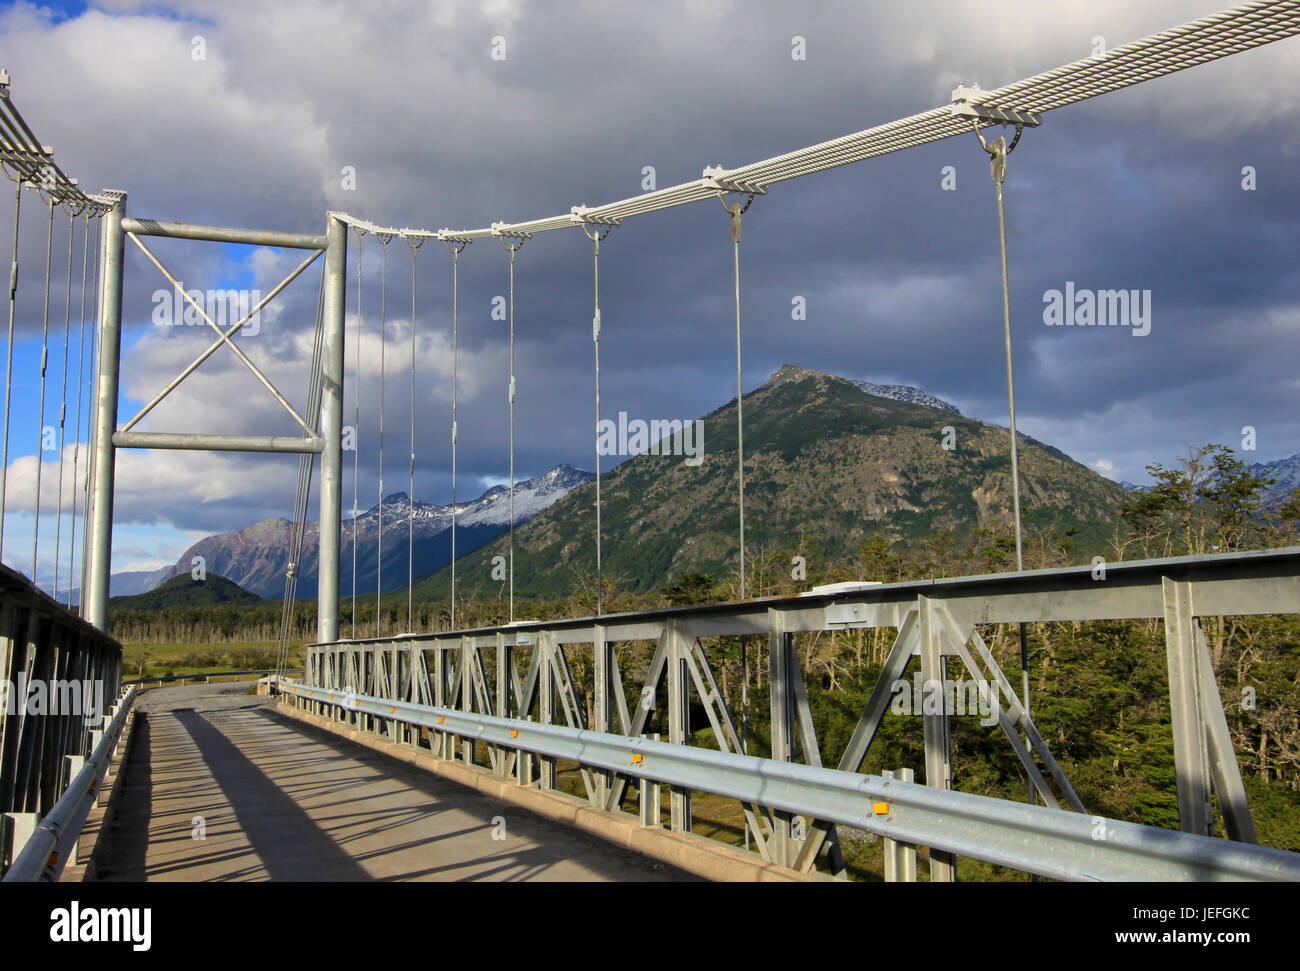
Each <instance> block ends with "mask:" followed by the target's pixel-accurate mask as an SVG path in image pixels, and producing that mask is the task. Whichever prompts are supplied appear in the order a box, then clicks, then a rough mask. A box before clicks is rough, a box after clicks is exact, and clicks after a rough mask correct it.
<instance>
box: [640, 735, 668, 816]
mask: <svg viewBox="0 0 1300 971" xmlns="http://www.w3.org/2000/svg"><path fill="white" fill-rule="evenodd" d="M641 737H642V738H650V739H654V740H655V741H656V742H657V741H659V733H658V732H655V733H654V734H653V735H642V736H641ZM636 791H637V797H636V802H637V810H638V811H639V813H640V816H641V825H642V826H653V827H654V828H655V829H658V828H659V827H660V826H661V825H662V824H661V823H660V820H659V817H660V805H659V803H660V800H661V798H662V796H661V794H660V789H659V783H658V782H653V781H651V780H650V779H647V778H646V777H645V776H639V777H638V778H637V780H636Z"/></svg>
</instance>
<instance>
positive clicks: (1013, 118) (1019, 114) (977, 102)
mask: <svg viewBox="0 0 1300 971" xmlns="http://www.w3.org/2000/svg"><path fill="white" fill-rule="evenodd" d="M994 94H996V92H994V91H985V90H984V89H982V88H981V87H980V86H979V85H978V84H975V85H972V86H971V87H969V88H968V87H966V86H964V85H960V86H958V87H956V88H954V89H953V92H952V104H950V105H949V106H948V111H949V112H950V113H951V114H953V115H957V116H960V117H963V118H974V119H975V120H976V121H980V122H984V123H985V124H986V125H1020V126H1023V127H1027V128H1037V127H1038V126H1039V125H1041V124H1042V123H1043V115H1042V113H1041V112H1037V111H1021V110H1020V109H1018V108H1003V107H1000V106H996V105H991V104H989V103H988V102H987V100H986V99H988V98H989V97H990V96H992V95H994Z"/></svg>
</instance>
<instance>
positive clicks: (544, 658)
mask: <svg viewBox="0 0 1300 971" xmlns="http://www.w3.org/2000/svg"><path fill="white" fill-rule="evenodd" d="M553 646H554V645H553V644H552V642H551V636H550V635H549V634H540V635H538V637H537V643H536V644H535V645H534V646H533V663H534V664H540V665H541V667H540V668H539V669H538V672H537V700H538V717H539V718H540V719H541V722H542V724H543V725H554V724H555V677H554V671H553V670H552V668H551V650H552V648H553ZM537 764H538V769H539V770H540V772H539V773H538V775H539V777H540V779H541V786H542V788H543V789H554V788H555V759H553V758H550V757H548V756H545V755H539V756H538V757H537Z"/></svg>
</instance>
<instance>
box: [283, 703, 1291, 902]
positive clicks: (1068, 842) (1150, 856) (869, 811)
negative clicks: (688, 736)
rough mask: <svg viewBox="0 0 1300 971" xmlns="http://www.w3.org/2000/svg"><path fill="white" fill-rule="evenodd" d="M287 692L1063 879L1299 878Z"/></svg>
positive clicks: (955, 795) (766, 772)
mask: <svg viewBox="0 0 1300 971" xmlns="http://www.w3.org/2000/svg"><path fill="white" fill-rule="evenodd" d="M279 687H280V690H281V691H283V692H285V693H286V694H289V695H293V696H295V697H298V698H302V699H304V700H310V701H315V702H323V703H325V704H327V705H331V706H334V707H337V708H341V709H344V710H346V711H359V712H364V713H366V714H369V715H374V716H378V717H379V718H380V719H383V720H387V721H400V722H404V723H406V724H409V725H418V726H421V727H424V728H429V729H431V730H433V731H435V732H443V733H447V734H449V735H454V736H459V737H462V738H473V739H476V740H479V741H483V742H486V743H488V744H491V745H496V746H499V747H501V748H503V749H517V750H519V751H524V752H531V753H534V754H537V755H542V756H548V757H552V758H562V759H571V760H573V761H575V762H577V763H579V764H580V765H584V766H588V767H590V768H594V769H603V770H607V771H610V772H615V773H618V774H620V775H625V776H630V777H633V778H646V779H650V780H653V781H656V782H660V783H665V784H668V785H673V786H680V787H684V788H687V789H692V790H695V791H697V792H709V793H713V794H716V795H720V796H728V797H730V798H733V799H738V800H740V801H741V802H744V803H755V804H760V805H764V806H769V807H771V808H773V809H778V810H783V811H786V812H790V813H797V814H800V815H805V816H809V817H811V818H813V819H820V820H825V821H829V822H833V823H839V824H842V825H845V826H853V827H856V828H858V829H863V830H866V831H868V832H871V833H875V834H877V835H879V836H882V837H885V838H888V839H893V840H896V841H898V842H901V843H908V844H912V845H919V846H928V847H931V848H932V849H939V850H944V851H947V852H950V853H953V854H956V855H958V856H969V857H972V858H974V859H979V860H984V861H987V862H989V863H994V864H997V865H1000V866H1006V867H1011V868H1012V869H1015V870H1021V871H1024V872H1027V873H1034V874H1037V875H1039V876H1043V877H1050V878H1054V879H1058V880H1115V881H1133V880H1166V881H1173V880H1195V881H1205V880H1288V881H1295V880H1300V854H1297V853H1287V852H1285V851H1283V850H1274V849H1269V848H1265V847H1259V846H1252V845H1249V844H1245V843H1235V842H1231V841H1227V840H1221V839H1213V838H1211V837H1208V836H1198V835H1195V834H1191V833H1178V832H1174V831H1172V830H1165V829H1159V828H1156V827H1152V826H1142V825H1140V824H1137V823H1129V822H1124V821H1122V820H1117V819H1106V818H1104V817H1099V816H1088V815H1084V814H1081V813H1071V812H1062V811H1060V810H1053V809H1048V808H1045V807H1042V806H1031V805H1028V804H1025V803H1018V802H1010V801H1008V800H1004V799H993V798H990V797H987V796H977V795H973V794H971V793H966V792H956V791H950V790H942V789H936V788H932V787H929V786H923V785H916V784H914V783H908V782H900V781H896V780H890V779H886V778H884V777H882V776H872V775H859V774H858V773H855V772H841V771H839V770H836V769H826V768H818V767H816V766H810V765H801V764H799V763H796V762H782V761H775V760H772V759H762V758H757V757H755V756H749V755H739V754H733V753H727V752H719V751H714V750H712V749H700V748H692V747H690V746H685V745H674V744H670V743H668V742H655V741H651V740H649V739H644V738H635V737H633V738H626V737H622V736H618V735H608V734H604V733H601V732H592V731H584V730H579V729H573V728H568V727H565V726H561V725H546V724H541V723H537V722H530V721H521V720H518V719H511V718H496V717H492V716H488V715H481V714H474V713H467V712H463V711H457V710H455V709H452V708H437V707H432V706H427V705H415V704H411V703H409V702H402V701H392V700H385V699H382V698H374V697H370V696H363V695H355V694H352V693H350V692H340V691H327V690H322V689H320V688H314V687H311V686H309V685H304V684H302V683H300V682H295V681H285V680H281V681H280V682H279Z"/></svg>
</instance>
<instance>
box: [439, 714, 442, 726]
mask: <svg viewBox="0 0 1300 971" xmlns="http://www.w3.org/2000/svg"><path fill="white" fill-rule="evenodd" d="M438 724H439V725H441V724H442V716H441V715H439V716H438Z"/></svg>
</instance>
